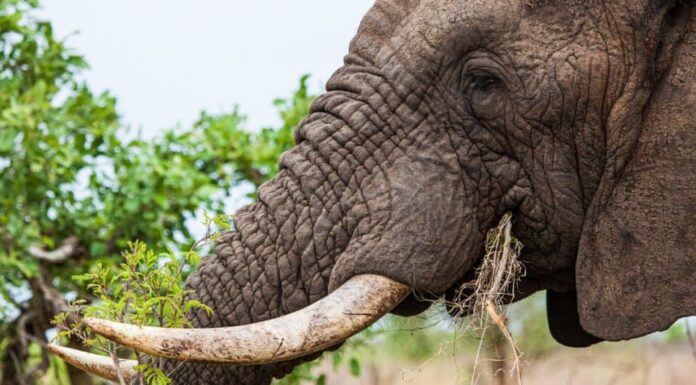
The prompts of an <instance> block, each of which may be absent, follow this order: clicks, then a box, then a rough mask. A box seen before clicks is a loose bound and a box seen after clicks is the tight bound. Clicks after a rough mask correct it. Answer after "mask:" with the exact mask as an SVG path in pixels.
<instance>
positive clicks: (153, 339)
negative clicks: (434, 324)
mask: <svg viewBox="0 0 696 385" xmlns="http://www.w3.org/2000/svg"><path fill="white" fill-rule="evenodd" d="M410 290H411V289H410V287H409V286H407V285H404V284H402V283H398V282H396V281H393V280H391V279H389V278H386V277H383V276H380V275H370V274H365V275H357V276H354V277H353V278H351V279H349V280H348V281H347V282H346V283H344V284H343V285H341V287H339V288H338V289H336V290H335V291H334V292H333V293H331V294H329V295H328V296H326V297H324V298H323V299H321V300H319V301H317V302H315V303H314V304H312V305H310V306H308V307H306V308H304V309H302V310H299V311H296V312H294V313H290V314H287V315H285V316H282V317H278V318H274V319H270V320H267V321H262V322H257V323H254V324H249V325H242V326H233V327H222V328H209V329H168V328H159V327H151V326H135V325H128V324H122V323H118V322H113V321H106V320H102V319H98V318H85V323H86V324H87V325H88V326H89V328H90V329H91V330H92V331H94V332H96V333H99V334H101V335H103V336H104V337H106V338H109V339H111V340H113V341H115V342H117V343H119V344H122V345H125V346H128V347H130V348H132V349H134V350H136V351H139V352H143V353H147V354H151V355H153V356H159V357H165V358H169V359H174V360H181V361H197V362H209V363H222V364H261V363H271V362H277V361H285V360H289V359H293V358H298V357H302V356H305V355H307V354H310V353H315V352H318V351H321V350H325V349H328V348H330V347H332V346H334V345H336V344H338V343H340V342H342V341H344V340H345V339H347V338H348V337H350V336H352V335H354V334H356V333H358V332H359V331H361V330H363V329H365V328H366V327H368V326H370V325H371V324H373V323H374V322H375V321H377V320H378V319H379V318H381V317H382V316H383V315H384V314H386V313H387V312H389V311H390V310H392V309H393V308H394V307H395V306H396V305H398V304H399V302H401V301H402V300H403V298H404V297H405V296H406V294H408V293H409V292H410Z"/></svg>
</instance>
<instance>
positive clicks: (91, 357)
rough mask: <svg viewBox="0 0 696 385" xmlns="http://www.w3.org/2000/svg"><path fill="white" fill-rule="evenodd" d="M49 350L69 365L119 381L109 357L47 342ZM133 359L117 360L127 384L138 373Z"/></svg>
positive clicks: (136, 363)
mask: <svg viewBox="0 0 696 385" xmlns="http://www.w3.org/2000/svg"><path fill="white" fill-rule="evenodd" d="M47 349H48V351H49V352H51V353H53V354H55V355H57V356H58V357H60V358H62V359H63V360H65V362H67V363H69V364H70V365H72V366H74V367H76V368H78V369H81V370H84V371H85V372H87V373H89V374H92V375H95V376H98V377H101V378H104V379H106V380H109V381H112V382H115V383H119V379H118V375H117V374H116V366H115V365H114V361H113V360H112V359H111V357H107V356H100V355H98V354H93V353H87V352H83V351H82V350H77V349H71V348H66V347H64V346H60V345H56V344H48V346H47ZM136 365H138V362H137V361H135V360H119V363H118V367H119V370H120V371H121V374H122V375H123V379H124V380H125V382H126V383H127V384H129V383H130V382H131V380H132V379H133V378H134V377H135V376H136V375H137V374H138V372H137V371H136V370H135V366H136Z"/></svg>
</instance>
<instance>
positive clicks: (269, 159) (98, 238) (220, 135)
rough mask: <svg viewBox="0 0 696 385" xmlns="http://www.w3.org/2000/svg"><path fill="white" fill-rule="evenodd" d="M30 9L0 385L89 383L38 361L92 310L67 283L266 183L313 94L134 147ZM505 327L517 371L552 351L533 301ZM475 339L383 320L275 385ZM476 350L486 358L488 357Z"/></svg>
mask: <svg viewBox="0 0 696 385" xmlns="http://www.w3.org/2000/svg"><path fill="white" fill-rule="evenodd" d="M37 7H38V2H37V1H36V0H0V377H1V378H2V380H1V382H0V384H2V385H9V384H17V385H29V384H37V383H43V384H66V385H67V384H72V385H88V384H92V383H95V382H96V381H97V380H96V379H92V378H90V377H89V376H86V375H85V374H84V373H81V372H79V371H77V370H74V369H72V368H71V367H68V366H66V365H65V364H63V363H62V362H60V361H59V360H57V359H54V358H52V357H50V356H49V355H48V354H46V353H45V352H44V351H43V349H42V348H41V344H42V343H44V342H45V341H46V340H47V338H48V337H49V335H50V334H51V333H53V331H52V326H51V324H50V320H51V319H52V318H53V317H54V316H55V315H56V314H57V313H59V312H61V311H63V310H65V308H66V302H67V301H69V300H71V299H74V298H77V297H79V298H86V299H88V300H90V299H92V298H91V297H90V296H89V294H88V292H87V291H86V288H85V287H84V286H83V285H81V284H79V283H78V282H76V281H75V280H73V279H72V278H71V277H72V276H73V275H75V274H84V273H86V272H94V271H96V269H98V266H99V264H101V265H103V266H107V267H108V266H113V265H115V264H117V263H118V262H119V261H120V255H121V253H122V252H123V251H124V249H125V248H127V246H128V243H129V242H130V241H134V240H139V241H142V242H144V243H146V244H148V245H155V246H157V247H160V248H174V249H186V248H188V247H189V246H190V245H191V244H192V243H193V242H194V241H195V239H194V238H195V235H196V234H195V231H194V230H192V226H191V223H195V221H196V218H200V216H201V213H202V211H203V210H206V211H207V212H209V213H211V215H217V214H222V213H224V212H225V211H226V210H225V207H226V203H229V201H230V199H233V198H234V197H237V198H239V197H240V196H241V195H240V193H239V192H240V191H254V190H255V188H256V187H258V186H259V185H260V184H261V183H263V181H265V180H266V179H268V178H269V177H271V176H273V175H274V174H275V173H276V172H277V159H278V156H279V155H280V153H281V152H283V151H284V150H286V149H287V148H289V147H290V146H292V145H293V144H294V139H293V128H294V127H295V126H296V125H297V124H298V123H299V122H300V120H301V119H302V118H303V117H304V116H305V115H306V114H307V113H308V110H309V106H310V104H311V102H312V101H313V100H314V97H315V95H313V94H312V93H310V92H309V91H308V88H307V80H308V77H307V76H305V77H302V78H301V79H300V81H299V85H298V88H297V90H296V91H295V92H294V93H293V95H291V96H290V97H288V98H282V99H277V100H275V101H274V105H275V106H276V108H277V110H278V114H279V117H280V120H281V122H282V123H281V124H280V125H279V126H277V127H266V128H262V129H257V130H249V129H247V128H246V127H245V119H244V115H243V114H241V113H240V112H239V111H238V110H237V109H236V108H234V109H232V110H231V111H230V112H228V113H223V114H210V113H207V112H201V114H200V117H199V118H198V120H197V121H196V122H195V124H193V125H192V126H191V127H179V128H175V129H164V130H162V133H161V135H159V136H157V137H155V138H152V139H148V140H144V139H142V138H141V137H140V136H139V135H138V133H137V132H134V131H133V130H130V129H129V128H128V127H125V126H124V125H123V124H122V123H121V122H120V119H119V115H118V112H117V111H118V110H117V105H116V100H115V99H114V97H113V96H111V95H109V93H100V94H96V93H94V92H93V91H92V90H91V89H90V87H89V86H88V85H87V84H85V82H84V81H82V80H81V77H80V73H81V72H82V71H84V70H85V69H86V68H87V64H86V61H85V59H84V58H83V57H81V56H80V55H79V54H78V53H75V52H73V51H71V50H70V49H69V48H68V46H67V45H66V42H65V41H61V40H58V39H56V37H55V36H54V35H53V31H52V28H51V24H50V22H47V21H44V20H39V19H37V18H36V17H35V16H34V10H35V9H36V8H37ZM249 187H252V188H249ZM251 195H253V193H251ZM510 319H511V320H512V324H511V329H512V330H513V332H514V334H515V335H516V336H517V338H518V343H519V345H520V347H521V350H522V351H523V352H525V354H526V358H527V359H538V358H543V357H545V356H548V355H550V354H552V353H553V352H554V351H557V350H558V349H559V346H558V345H557V344H556V343H555V342H553V340H552V339H551V337H550V336H549V333H548V329H547V326H546V320H545V310H544V301H543V296H539V295H536V296H533V297H531V298H530V299H527V300H525V301H523V302H521V303H519V304H516V305H515V306H514V307H513V308H512V309H511V310H510ZM685 335H686V332H685V330H684V328H683V326H677V327H674V328H672V329H670V331H669V332H667V334H665V335H664V336H663V337H661V338H662V339H663V340H664V341H665V343H679V342H681V341H684V339H685ZM481 337H482V336H481V333H477V332H475V331H474V332H464V331H462V329H461V328H458V327H456V325H454V324H453V323H452V321H451V320H450V319H449V318H448V317H447V316H446V315H445V314H444V311H443V310H442V308H441V307H439V306H435V307H433V309H431V310H430V311H428V312H427V313H426V314H424V315H422V316H418V317H412V318H409V319H403V318H399V317H395V316H390V317H387V318H386V319H384V320H383V321H381V322H380V323H378V324H377V325H375V326H373V327H372V328H370V329H368V330H367V331H365V332H363V333H361V334H360V335H358V336H356V337H355V338H353V339H351V340H350V341H349V342H348V343H347V344H346V346H345V347H344V348H342V349H341V350H339V351H337V352H334V353H331V354H327V355H325V356H324V359H323V362H320V361H317V362H313V363H308V364H305V365H302V366H300V367H299V368H298V369H297V370H296V371H295V372H294V373H292V374H291V375H290V376H288V377H286V378H285V379H283V380H282V381H278V383H279V384H285V385H289V384H300V383H305V382H306V383H316V384H323V383H327V378H329V377H327V375H329V376H330V373H331V372H332V371H340V370H344V371H348V372H349V374H350V375H351V376H354V377H361V376H363V377H364V376H365V366H366V365H369V366H371V367H374V366H375V365H380V364H381V363H387V362H392V363H393V362H418V361H426V360H428V359H431V357H438V356H440V357H441V356H456V355H457V354H460V353H461V352H468V353H472V354H473V353H475V352H476V351H477V349H478V346H479V341H480V339H481ZM488 340H490V341H493V342H491V343H489V342H486V344H487V345H486V346H489V347H490V346H492V348H490V349H489V348H486V349H489V350H490V351H491V352H493V353H492V354H494V355H495V354H498V353H500V352H499V351H496V349H498V348H499V347H498V348H496V345H495V341H496V339H495V338H490V339H487V341H488ZM71 344H73V345H74V346H78V345H77V341H72V342H71ZM376 345H379V349H377V348H375V346H376ZM491 349H492V350H491ZM498 350H499V349H498ZM327 362H328V364H327ZM464 382H468V379H467V380H466V381H464Z"/></svg>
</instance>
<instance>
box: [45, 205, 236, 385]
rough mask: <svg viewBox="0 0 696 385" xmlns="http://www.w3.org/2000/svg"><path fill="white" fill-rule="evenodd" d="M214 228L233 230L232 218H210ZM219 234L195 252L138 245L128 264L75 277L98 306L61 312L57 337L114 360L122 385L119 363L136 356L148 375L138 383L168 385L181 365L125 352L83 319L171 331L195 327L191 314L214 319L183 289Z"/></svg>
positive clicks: (130, 251) (195, 247)
mask: <svg viewBox="0 0 696 385" xmlns="http://www.w3.org/2000/svg"><path fill="white" fill-rule="evenodd" d="M205 222H206V226H207V228H208V229H210V228H211V227H212V226H213V225H214V226H215V227H216V228H218V229H220V230H228V229H229V228H230V221H229V217H227V216H223V215H218V216H213V217H211V216H208V215H207V214H206V215H205ZM218 234H219V232H211V231H210V230H208V232H207V235H206V237H205V238H204V239H202V240H201V241H198V242H196V243H195V244H194V245H193V246H192V247H191V249H190V250H188V251H186V252H183V253H176V252H174V251H172V250H169V251H167V252H161V253H157V252H155V251H154V250H152V249H149V248H148V247H147V246H146V245H145V244H144V243H143V242H132V243H131V244H130V245H129V247H128V249H127V250H126V251H124V252H123V262H122V263H121V264H120V265H119V266H118V267H117V268H110V267H105V266H102V265H101V264H98V265H97V266H96V269H95V271H93V272H89V273H86V274H82V275H76V276H74V277H73V278H74V279H75V280H77V281H79V282H80V283H82V284H85V285H86V287H87V289H88V290H89V291H90V292H91V293H92V294H93V295H94V297H95V299H96V300H95V302H94V303H92V304H90V305H87V304H86V302H85V301H84V300H77V301H74V302H73V303H72V304H71V305H72V306H71V307H72V309H71V311H70V312H65V313H61V314H59V315H58V316H56V317H55V319H54V324H56V325H57V326H58V327H59V328H60V329H61V331H60V332H59V333H58V335H57V337H56V338H77V339H78V340H80V341H82V343H83V344H84V345H85V346H86V347H89V348H90V349H92V350H95V351H98V352H101V353H103V354H106V355H108V356H110V357H111V358H112V359H113V361H114V363H115V365H116V367H117V373H118V375H119V379H120V382H121V385H126V379H125V378H124V376H123V375H122V374H121V372H120V370H118V362H119V358H120V357H123V356H130V355H131V354H132V355H134V356H135V359H136V360H137V361H138V365H137V366H136V370H137V371H138V372H140V373H141V374H142V375H140V376H138V377H137V378H135V379H134V381H136V382H137V383H139V384H140V385H145V384H148V385H168V384H170V383H171V379H170V376H171V375H172V373H173V372H174V371H175V370H176V369H177V368H178V366H174V367H171V366H165V362H164V360H163V359H161V358H155V357H149V356H146V355H145V354H143V353H141V352H138V351H134V352H130V351H127V350H124V349H123V348H122V347H120V346H118V345H116V344H114V343H113V342H111V341H109V340H107V339H105V338H104V337H101V336H99V335H94V334H92V333H91V332H90V330H89V329H88V328H86V327H84V325H82V323H81V321H80V318H81V317H96V318H102V319H108V320H115V321H119V322H125V323H130V324H135V325H141V326H145V325H147V326H159V327H171V328H186V327H191V326H192V325H191V323H190V321H189V320H188V319H187V318H186V314H187V313H188V312H189V311H191V310H194V309H200V310H203V311H205V312H206V313H208V314H209V315H211V314H212V312H213V310H212V309H211V308H210V307H208V306H206V305H205V304H203V303H202V302H200V301H198V300H196V299H192V298H191V295H190V294H192V293H191V291H190V290H186V289H185V288H184V287H183V281H184V275H185V273H186V272H187V271H189V270H190V269H191V268H192V267H195V266H197V265H198V264H199V263H200V259H201V255H200V250H201V249H202V248H204V247H205V246H206V245H207V244H208V243H209V241H211V240H215V239H217V236H218Z"/></svg>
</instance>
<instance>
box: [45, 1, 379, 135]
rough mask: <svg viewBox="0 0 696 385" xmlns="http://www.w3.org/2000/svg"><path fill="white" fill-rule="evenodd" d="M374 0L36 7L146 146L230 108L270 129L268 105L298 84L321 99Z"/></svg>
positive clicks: (255, 124) (272, 118) (67, 3)
mask: <svg viewBox="0 0 696 385" xmlns="http://www.w3.org/2000/svg"><path fill="white" fill-rule="evenodd" d="M371 4H372V0H292V1H289V0H111V1H106V0H43V11H42V12H41V14H40V15H41V17H45V18H48V19H49V20H50V21H52V22H53V25H54V30H55V32H56V35H57V36H59V37H65V36H68V35H70V34H71V33H73V32H78V33H77V34H76V35H73V36H71V37H69V39H68V45H69V46H70V47H72V48H74V50H75V51H77V52H78V53H80V54H82V55H84V56H85V57H86V59H87V61H88V62H89V64H90V65H91V69H89V70H88V71H87V72H86V74H85V77H86V79H87V81H88V83H89V84H90V85H91V86H92V87H93V88H94V89H95V90H97V91H102V90H107V89H108V90H110V91H111V92H112V93H113V94H114V95H115V96H116V97H117V98H118V109H119V112H120V113H121V115H122V117H123V121H124V122H125V123H126V124H128V125H131V126H133V127H135V128H142V130H143V133H144V134H145V135H146V136H151V135H154V134H156V133H157V132H158V131H159V130H161V129H163V128H169V127H173V126H175V125H176V124H178V123H179V124H182V125H187V124H190V123H191V122H193V121H194V120H195V119H196V118H197V116H198V113H199V112H200V111H202V110H206V111H208V112H212V113H216V112H223V111H229V110H231V109H232V108H233V106H234V105H235V104H238V105H239V106H240V110H241V112H242V113H244V114H246V115H247V116H248V118H249V120H248V124H247V127H248V128H251V129H258V128H260V127H263V126H267V125H272V124H276V123H277V121H278V119H277V118H276V115H275V111H274V109H273V107H272V105H271V102H272V100H273V99H274V98H276V97H281V96H283V97H284V96H289V95H290V92H291V91H292V90H293V89H294V88H295V87H296V85H297V82H298V79H299V77H300V75H302V74H304V73H310V74H312V81H311V83H310V84H311V86H312V87H313V89H314V90H319V89H323V85H324V83H325V82H326V80H327V79H328V77H329V76H330V75H331V74H332V73H333V71H335V70H336V69H338V67H339V66H340V65H341V64H342V60H343V56H344V55H345V54H346V52H347V50H348V43H349V42H350V39H351V38H352V36H353V35H354V34H355V31H356V30H357V27H358V24H359V22H360V20H361V18H362V16H363V15H364V14H365V12H366V11H367V9H368V8H369V7H370V6H371Z"/></svg>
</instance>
